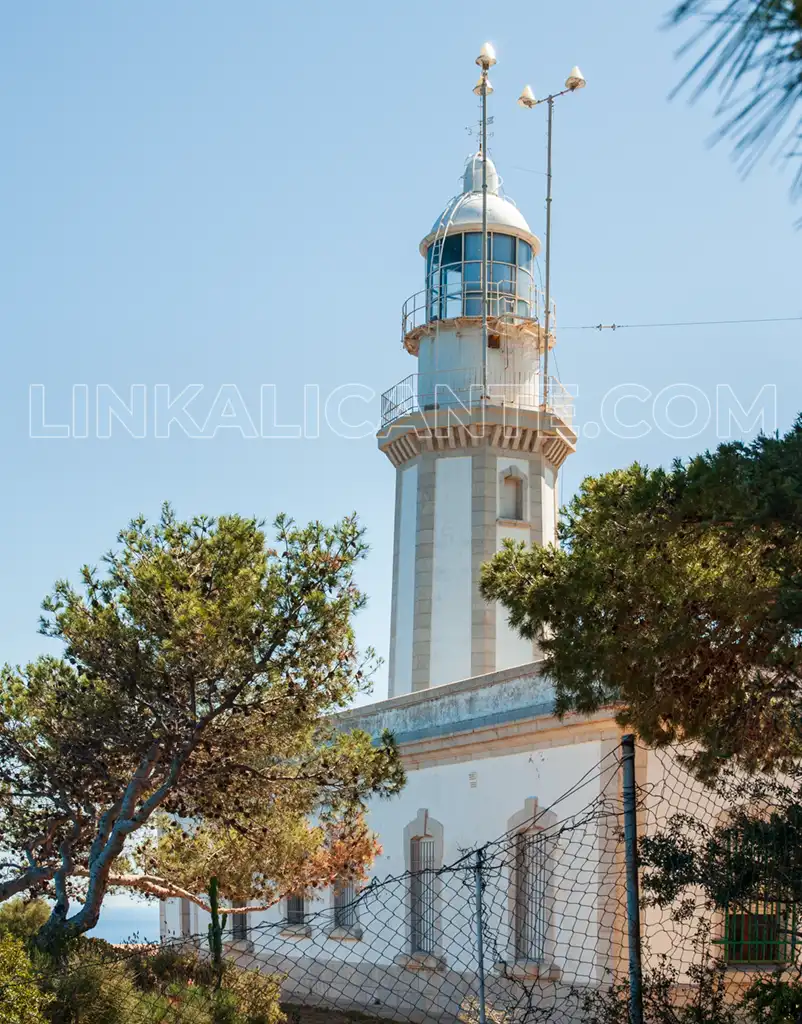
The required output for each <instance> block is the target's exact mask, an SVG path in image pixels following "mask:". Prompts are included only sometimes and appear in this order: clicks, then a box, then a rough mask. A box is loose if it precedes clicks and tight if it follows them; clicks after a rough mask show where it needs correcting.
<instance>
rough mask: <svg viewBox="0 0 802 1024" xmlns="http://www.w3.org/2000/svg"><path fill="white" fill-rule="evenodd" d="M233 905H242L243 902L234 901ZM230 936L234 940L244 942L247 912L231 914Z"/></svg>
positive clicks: (246, 928)
mask: <svg viewBox="0 0 802 1024" xmlns="http://www.w3.org/2000/svg"><path fill="white" fill-rule="evenodd" d="M234 906H235V907H244V906H245V904H244V903H242V902H236V903H234ZM231 937H232V938H233V939H234V941H235V942H244V941H245V940H246V939H247V938H248V915H247V914H232V915H231Z"/></svg>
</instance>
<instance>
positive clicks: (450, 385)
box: [381, 367, 574, 429]
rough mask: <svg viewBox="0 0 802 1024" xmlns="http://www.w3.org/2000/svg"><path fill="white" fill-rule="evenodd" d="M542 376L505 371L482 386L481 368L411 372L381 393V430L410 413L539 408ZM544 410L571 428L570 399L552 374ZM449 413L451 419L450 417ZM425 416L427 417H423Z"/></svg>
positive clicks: (453, 412) (569, 395)
mask: <svg viewBox="0 0 802 1024" xmlns="http://www.w3.org/2000/svg"><path fill="white" fill-rule="evenodd" d="M541 381H542V377H541V376H540V375H532V374H526V375H524V374H515V373H511V372H510V371H507V370H505V371H504V373H503V377H502V378H501V379H493V380H489V381H488V382H487V388H486V391H485V389H484V388H483V387H482V371H481V370H480V369H476V368H473V367H471V368H468V369H464V370H442V371H439V372H437V373H411V374H410V375H409V376H408V377H405V378H404V379H403V380H401V381H399V382H398V384H395V385H394V386H393V387H391V388H389V389H388V390H387V391H385V392H384V394H383V395H382V396H381V425H382V429H384V428H385V427H388V426H390V425H391V424H392V423H395V422H396V420H399V419H401V418H402V417H404V416H410V415H412V414H413V413H434V414H435V415H437V413H438V412H440V411H443V412H445V413H446V414H448V415H451V414H453V416H458V415H459V413H460V410H471V409H477V408H481V407H485V408H510V409H513V410H514V409H527V410H538V409H541V410H542V409H543V394H542V391H541ZM546 410H547V411H548V412H550V413H552V414H553V415H554V416H556V417H557V418H558V419H560V420H562V422H563V423H564V424H565V425H566V426H567V427H571V425H572V423H573V418H574V406H573V398H572V396H571V394H570V393H569V392H568V391H567V390H566V388H565V387H563V385H562V384H561V383H560V382H559V381H558V380H557V378H556V377H549V386H548V397H547V404H546ZM453 416H452V418H453ZM427 418H428V417H427Z"/></svg>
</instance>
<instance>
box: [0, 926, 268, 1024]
mask: <svg viewBox="0 0 802 1024" xmlns="http://www.w3.org/2000/svg"><path fill="white" fill-rule="evenodd" d="M39 966H40V976H41V978H42V983H43V985H44V986H45V987H46V988H47V990H48V991H49V992H50V994H51V995H52V999H53V1002H52V1005H51V1007H50V1013H49V1015H48V1018H47V1020H48V1022H49V1024H283V1021H284V1015H283V1013H282V1012H281V1009H280V1007H279V993H280V981H279V979H277V978H274V977H271V976H268V975H263V974H258V973H257V972H255V971H242V970H240V969H239V968H237V967H235V966H234V964H232V963H229V962H224V963H223V967H222V971H221V972H220V974H219V975H218V972H217V971H216V970H215V968H214V966H213V965H212V964H211V962H210V961H209V960H208V959H206V958H204V957H201V956H199V955H198V953H197V952H196V951H194V950H189V951H188V950H182V949H180V948H177V947H171V946H159V947H154V948H146V949H135V950H120V949H115V948H114V947H113V946H109V945H108V943H105V942H102V941H98V940H92V939H82V940H79V942H78V943H76V944H75V945H74V946H73V948H72V949H71V951H70V952H69V954H68V956H67V957H66V959H65V960H64V961H62V962H55V961H52V960H47V961H45V960H44V958H43V959H42V960H41V962H40V965H39ZM3 1024H5V1021H4V1022H3Z"/></svg>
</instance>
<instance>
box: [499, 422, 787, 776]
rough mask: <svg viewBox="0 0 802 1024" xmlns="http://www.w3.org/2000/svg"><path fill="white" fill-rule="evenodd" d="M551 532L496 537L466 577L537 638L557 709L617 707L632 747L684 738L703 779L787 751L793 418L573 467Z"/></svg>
mask: <svg viewBox="0 0 802 1024" xmlns="http://www.w3.org/2000/svg"><path fill="white" fill-rule="evenodd" d="M560 538H561V540H562V544H563V546H562V547H561V548H559V549H557V548H553V547H547V548H536V547H535V548H530V549H528V550H527V549H525V548H524V547H523V545H517V546H516V545H514V544H512V543H507V544H505V547H504V549H503V550H502V551H501V552H499V554H497V555H496V556H495V557H494V558H493V560H492V561H491V562H490V563H488V564H487V565H485V566H484V567H483V571H482V580H481V589H482V593H483V594H484V596H485V597H486V598H489V599H493V600H499V601H501V603H502V604H503V605H504V606H505V607H506V609H507V610H508V612H509V618H510V622H511V624H512V625H513V626H514V627H515V628H517V629H518V630H519V631H520V632H521V633H522V635H524V636H525V637H528V638H532V639H535V640H537V642H538V643H539V645H540V647H541V649H542V651H543V653H544V655H545V658H546V665H545V669H546V671H547V673H548V674H549V676H550V677H551V678H552V679H553V680H554V682H555V685H556V689H557V707H558V711H559V712H560V713H561V714H562V713H565V712H566V711H569V710H577V711H580V712H591V711H594V710H596V709H598V708H599V707H601V706H604V705H609V704H614V703H619V704H620V705H621V706H622V711H621V714H620V720H621V722H622V724H624V725H626V726H628V727H633V726H634V728H635V729H636V730H637V732H638V733H639V734H640V735H641V737H642V738H643V739H644V740H645V741H646V742H647V743H649V744H653V745H657V746H660V745H667V744H673V743H675V742H677V741H679V740H683V739H685V740H693V741H695V742H696V744H697V752H696V754H695V756H694V757H693V760H692V764H693V767H694V768H695V769H696V770H697V771H698V772H699V773H700V774H701V775H702V776H705V777H710V776H712V775H715V773H716V772H717V771H718V770H719V769H720V767H721V765H722V764H724V763H725V762H726V761H727V760H728V759H731V758H737V759H738V761H739V762H740V763H741V765H742V766H744V767H745V768H747V769H748V770H749V771H756V770H759V769H769V768H774V767H777V766H780V767H787V766H788V765H789V764H790V763H791V762H792V761H793V760H794V759H795V758H798V757H800V756H802V728H800V722H802V686H800V683H801V682H802V643H800V640H802V418H801V419H800V420H798V421H797V422H796V424H795V425H794V427H793V429H792V430H790V431H789V433H788V434H787V435H785V436H784V437H771V438H770V437H763V436H761V437H759V438H758V439H757V440H755V441H754V442H753V443H752V444H749V445H745V444H741V443H732V444H723V445H721V446H720V447H719V448H717V449H716V450H715V451H713V452H706V453H704V454H702V455H699V456H697V457H696V458H694V459H691V460H690V461H689V462H688V463H687V464H680V463H675V464H674V466H673V467H672V469H671V470H670V471H666V470H663V469H657V470H649V469H646V468H644V467H642V466H639V465H637V464H635V465H633V466H630V467H629V468H628V469H626V470H617V471H615V472H611V473H606V474H604V475H602V476H600V477H597V478H588V479H586V480H585V481H584V482H583V484H582V486H581V488H580V491H579V493H578V494H577V496H576V497H575V498H573V499H572V501H571V502H570V503H569V504H568V506H567V508H566V509H565V510H564V511H563V515H562V520H561V524H560Z"/></svg>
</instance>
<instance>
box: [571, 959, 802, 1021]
mask: <svg viewBox="0 0 802 1024" xmlns="http://www.w3.org/2000/svg"><path fill="white" fill-rule="evenodd" d="M575 995H576V999H577V1002H578V1003H579V1006H580V1009H581V1019H582V1021H583V1022H584V1024H630V1016H629V983H628V982H626V981H624V982H621V983H619V984H615V985H611V986H609V987H606V988H599V989H591V990H584V991H582V992H577V993H576V994H575ZM800 1013H802V982H800V981H799V979H798V978H788V977H783V975H782V973H781V972H779V971H776V972H774V973H772V974H768V975H759V976H758V977H756V978H755V979H754V980H753V981H752V982H751V983H750V984H749V986H748V987H747V989H746V991H744V992H742V991H741V989H740V987H738V986H730V985H729V984H728V980H727V968H726V964H725V963H724V962H723V961H722V960H720V959H717V958H715V957H711V956H709V955H705V956H703V957H702V959H700V961H699V963H697V964H696V965H695V966H694V967H692V968H690V969H689V971H688V977H687V979H683V980H681V979H680V976H679V972H678V971H677V969H676V968H675V967H674V966H673V965H672V964H671V962H670V958H668V957H662V958H661V959H660V961H659V963H658V964H657V967H656V969H655V970H653V971H651V972H648V973H647V974H646V975H645V977H644V979H643V1016H644V1021H645V1022H646V1024H797V1021H798V1020H799V1016H800Z"/></svg>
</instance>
